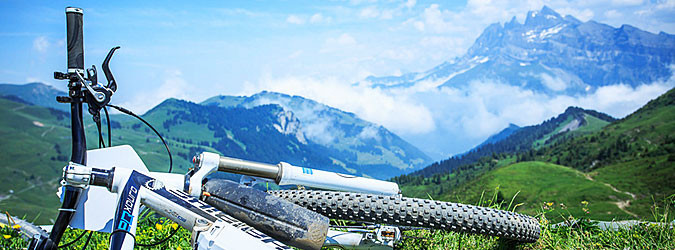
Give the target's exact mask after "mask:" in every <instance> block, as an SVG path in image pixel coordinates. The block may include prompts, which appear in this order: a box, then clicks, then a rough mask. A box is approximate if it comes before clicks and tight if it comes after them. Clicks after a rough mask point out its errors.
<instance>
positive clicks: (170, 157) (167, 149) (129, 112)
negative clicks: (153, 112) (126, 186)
mask: <svg viewBox="0 0 675 250" xmlns="http://www.w3.org/2000/svg"><path fill="white" fill-rule="evenodd" d="M106 105H107V106H108V107H111V108H114V109H116V110H117V111H119V112H122V113H125V114H127V115H130V116H133V117H135V118H136V119H139V120H141V121H142V122H143V123H145V125H147V126H148V127H150V129H152V131H154V132H155V134H157V136H158V137H159V139H161V140H162V143H164V147H165V148H166V152H167V153H168V154H169V173H171V171H172V170H173V157H172V156H171V150H169V145H168V144H166V141H164V137H162V135H160V134H159V132H157V130H156V129H155V128H154V127H152V125H150V123H148V122H146V121H145V120H143V118H141V117H140V116H138V115H136V114H134V113H133V112H131V111H130V110H128V109H125V108H122V107H119V106H115V105H112V104H106Z"/></svg>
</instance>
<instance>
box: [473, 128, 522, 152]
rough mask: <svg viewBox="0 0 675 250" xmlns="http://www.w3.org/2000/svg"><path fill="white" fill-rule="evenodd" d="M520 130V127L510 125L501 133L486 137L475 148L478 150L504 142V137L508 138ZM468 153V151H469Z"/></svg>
mask: <svg viewBox="0 0 675 250" xmlns="http://www.w3.org/2000/svg"><path fill="white" fill-rule="evenodd" d="M519 129H520V126H518V125H516V124H513V123H510V124H509V126H508V127H506V128H505V129H503V130H502V131H499V132H498V133H496V134H494V135H491V136H490V137H488V138H487V139H486V140H485V141H484V142H483V143H481V144H480V145H478V146H476V148H479V147H481V146H484V145H487V144H495V143H497V142H499V141H501V140H504V139H505V138H506V137H509V136H510V135H512V134H513V133H515V132H516V131H518V130H519ZM469 151H470V150H469Z"/></svg>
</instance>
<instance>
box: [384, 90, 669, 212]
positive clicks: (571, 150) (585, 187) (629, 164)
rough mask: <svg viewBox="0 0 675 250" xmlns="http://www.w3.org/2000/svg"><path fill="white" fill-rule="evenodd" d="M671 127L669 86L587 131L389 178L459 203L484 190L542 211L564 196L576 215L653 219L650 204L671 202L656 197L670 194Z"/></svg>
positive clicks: (414, 192)
mask: <svg viewBox="0 0 675 250" xmlns="http://www.w3.org/2000/svg"><path fill="white" fill-rule="evenodd" d="M553 120H555V119H553ZM567 124H570V123H567ZM563 127H567V128H569V126H568V125H564V126H563ZM580 130H581V129H577V130H576V131H580ZM673 131H675V88H674V89H671V90H670V91H668V92H667V93H665V94H663V95H662V96H660V97H658V98H656V99H654V100H652V101H650V102H649V103H647V104H646V105H645V106H643V107H642V108H640V109H639V110H637V111H635V112H634V113H632V114H630V115H628V116H627V117H625V118H623V119H620V120H616V121H613V122H612V123H611V124H609V125H606V126H603V127H602V128H600V129H597V130H595V131H594V132H586V133H583V134H579V135H577V136H574V137H568V136H564V137H559V138H557V139H556V140H555V141H554V142H549V143H547V144H545V145H543V146H539V147H534V148H532V149H530V150H526V151H521V152H519V153H509V154H497V155H491V156H486V157H483V158H480V159H479V160H477V161H476V162H474V163H471V164H465V165H460V166H457V167H454V168H453V169H452V170H451V171H450V172H449V173H448V172H446V173H438V174H434V175H431V176H429V177H423V176H414V175H407V176H401V177H396V178H394V180H396V181H397V182H399V183H400V184H401V189H402V191H403V194H404V195H406V196H413V197H420V198H422V197H428V196H432V197H434V198H435V199H440V200H454V199H461V201H462V202H466V203H477V202H479V201H481V200H483V201H485V200H486V199H493V198H490V197H496V198H497V200H500V201H505V202H507V203H509V202H510V199H511V198H512V197H514V196H515V200H514V202H513V204H521V205H520V206H519V208H518V210H517V211H521V212H527V213H531V214H536V213H537V211H541V210H539V209H541V208H540V207H541V206H542V204H543V203H544V202H546V203H548V202H553V203H554V204H556V206H562V205H560V203H563V204H565V206H567V207H569V210H568V212H570V214H572V215H573V216H575V217H578V216H583V217H590V218H593V219H602V220H611V219H634V218H641V219H648V220H653V219H654V218H653V209H654V208H655V207H659V208H660V207H664V206H670V205H672V204H664V203H663V202H664V201H666V200H667V199H666V197H669V196H672V195H673V194H675V181H674V180H675V169H673V166H675V139H674V137H673ZM516 134H518V132H516V133H514V134H513V135H512V136H514V135H516ZM510 137H511V136H510ZM551 138H553V137H551ZM493 194H494V196H492V195H493ZM485 195H487V196H485ZM486 197H487V198H486ZM499 197H501V198H499ZM582 201H587V202H588V204H587V205H583V204H582V203H581V202H582ZM584 208H585V209H587V210H588V209H590V210H589V211H590V215H587V214H586V211H584ZM548 215H550V214H548ZM548 215H547V216H548ZM550 216H551V219H556V217H557V219H558V220H559V219H560V217H559V215H557V214H553V215H550Z"/></svg>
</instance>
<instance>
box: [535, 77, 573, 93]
mask: <svg viewBox="0 0 675 250" xmlns="http://www.w3.org/2000/svg"><path fill="white" fill-rule="evenodd" d="M539 77H540V78H541V81H542V83H544V85H545V86H546V87H547V88H549V89H551V90H553V91H563V90H565V89H567V83H566V82H565V81H564V80H563V79H560V78H558V77H554V76H551V75H549V74H546V73H541V74H540V75H539Z"/></svg>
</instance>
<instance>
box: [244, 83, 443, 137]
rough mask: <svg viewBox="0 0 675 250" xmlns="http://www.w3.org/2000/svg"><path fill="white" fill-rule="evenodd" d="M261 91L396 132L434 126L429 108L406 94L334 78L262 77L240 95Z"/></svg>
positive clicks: (416, 130)
mask: <svg viewBox="0 0 675 250" xmlns="http://www.w3.org/2000/svg"><path fill="white" fill-rule="evenodd" d="M261 90H269V91H275V92H280V93H285V94H290V95H299V96H303V97H305V98H309V99H312V100H315V101H318V102H321V103H323V104H326V105H328V106H331V107H335V108H338V109H341V110H344V111H348V112H353V113H355V114H356V115H358V116H359V117H360V118H362V119H364V120H367V121H370V122H374V123H376V124H380V125H383V126H385V127H386V128H387V129H389V130H392V131H394V132H395V133H399V134H416V133H426V132H430V131H432V130H434V129H435V123H434V121H433V119H432V117H431V112H430V111H429V109H427V108H426V107H424V106H423V105H421V104H419V103H417V102H415V101H413V100H411V99H409V98H408V96H405V95H394V94H391V93H386V92H385V91H382V90H380V89H377V88H369V87H366V86H360V85H350V84H345V83H344V82H343V81H340V80H337V79H335V78H321V79H319V78H312V77H282V78H272V77H265V78H263V79H262V80H261V81H259V82H258V83H256V84H247V85H246V86H245V91H244V93H242V94H245V95H250V94H253V93H256V92H259V91H261Z"/></svg>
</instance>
